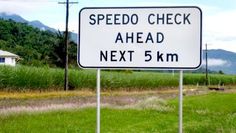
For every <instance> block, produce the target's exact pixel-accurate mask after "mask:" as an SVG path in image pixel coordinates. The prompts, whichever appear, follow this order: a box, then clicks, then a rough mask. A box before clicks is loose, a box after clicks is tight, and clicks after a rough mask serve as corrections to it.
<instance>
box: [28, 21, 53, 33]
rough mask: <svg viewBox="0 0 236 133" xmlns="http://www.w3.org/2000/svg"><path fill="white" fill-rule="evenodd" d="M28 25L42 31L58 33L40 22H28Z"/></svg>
mask: <svg viewBox="0 0 236 133" xmlns="http://www.w3.org/2000/svg"><path fill="white" fill-rule="evenodd" d="M28 24H29V25H31V26H33V27H36V28H39V29H40V30H49V31H52V32H56V31H57V30H55V29H53V28H50V27H48V26H46V25H44V24H43V23H41V22H40V21H38V20H35V21H31V22H28Z"/></svg>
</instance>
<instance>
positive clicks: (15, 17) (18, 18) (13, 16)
mask: <svg viewBox="0 0 236 133" xmlns="http://www.w3.org/2000/svg"><path fill="white" fill-rule="evenodd" d="M0 18H2V19H5V20H9V19H11V20H13V21H16V22H20V23H28V21H27V20H25V19H24V18H22V17H21V16H19V15H16V14H9V13H5V12H2V13H0Z"/></svg>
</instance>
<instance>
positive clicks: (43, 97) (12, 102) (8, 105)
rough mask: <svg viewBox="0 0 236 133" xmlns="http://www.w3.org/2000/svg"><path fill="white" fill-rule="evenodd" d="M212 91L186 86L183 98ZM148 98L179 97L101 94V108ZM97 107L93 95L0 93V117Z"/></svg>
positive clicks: (171, 92)
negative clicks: (12, 114) (3, 115)
mask: <svg viewBox="0 0 236 133" xmlns="http://www.w3.org/2000/svg"><path fill="white" fill-rule="evenodd" d="M212 91H215V90H209V89H208V88H207V87H198V86H185V87H184V91H183V92H184V93H183V95H184V96H189V95H199V94H207V93H209V92H212ZM220 91H221V92H223V93H230V92H236V89H235V88H234V87H226V88H225V89H224V90H223V91H222V90H220ZM150 97H157V98H159V99H163V100H166V99H172V98H177V97H178V88H169V89H168V88H167V89H157V90H149V91H103V92H102V93H101V104H102V106H119V107H122V106H127V105H133V104H136V103H137V102H139V101H142V100H144V99H147V98H150ZM84 107H96V93H95V92H92V91H87V90H86V89H85V90H84V91H69V92H21V93H19V92H18V93H16V92H14V93H13V92H0V114H10V113H18V112H35V111H50V110H58V109H72V108H84Z"/></svg>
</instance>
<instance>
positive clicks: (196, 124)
mask: <svg viewBox="0 0 236 133" xmlns="http://www.w3.org/2000/svg"><path fill="white" fill-rule="evenodd" d="M183 108H184V119H183V122H184V132H186V133H201V132H204V133H235V132H236V93H221V92H219V93H216V92H213V93H209V94H205V95H196V96H186V97H184V106H183ZM177 110H178V100H177V99H166V100H163V99H155V98H153V99H152V100H146V101H144V102H143V103H138V104H136V105H132V106H131V107H129V108H112V107H106V108H102V110H101V132H102V133H159V132H160V133H176V132H177V131H178V112H177ZM0 125H1V126H0V132H3V133H4V132H25V133H28V132H30V133H34V132H35V133H36V132H37V133H38V132H42V133H47V132H48V133H53V132H55V133H58V132H61V133H65V132H72V133H74V132H76V133H78V132H79V133H94V132H95V126H96V109H95V108H84V109H73V110H70V109H68V110H58V111H51V112H34V113H33V112H31V113H19V114H9V115H1V116H0Z"/></svg>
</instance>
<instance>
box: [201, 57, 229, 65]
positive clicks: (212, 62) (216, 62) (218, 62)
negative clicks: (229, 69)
mask: <svg viewBox="0 0 236 133" xmlns="http://www.w3.org/2000/svg"><path fill="white" fill-rule="evenodd" d="M207 61H208V66H230V62H228V61H226V60H223V59H215V58H208V60H207ZM202 62H203V63H202V65H206V60H203V61H202Z"/></svg>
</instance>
